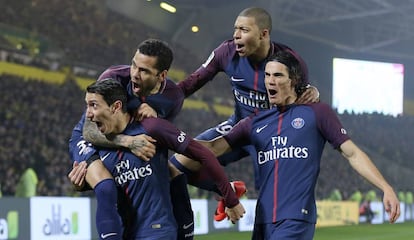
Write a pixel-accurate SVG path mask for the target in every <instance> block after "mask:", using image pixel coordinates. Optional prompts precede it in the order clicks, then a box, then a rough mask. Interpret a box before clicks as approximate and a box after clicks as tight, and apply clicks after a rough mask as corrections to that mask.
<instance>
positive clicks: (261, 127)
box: [224, 103, 349, 224]
mask: <svg viewBox="0 0 414 240" xmlns="http://www.w3.org/2000/svg"><path fill="white" fill-rule="evenodd" d="M224 137H225V139H226V140H227V141H228V143H229V144H230V146H232V147H238V146H243V145H248V144H252V145H253V146H254V148H255V150H256V152H255V154H256V159H257V160H256V161H255V165H256V166H257V168H258V171H259V172H258V174H259V176H260V189H259V197H258V202H257V208H256V223H257V224H263V223H274V222H277V221H280V220H283V219H298V220H304V221H307V222H311V223H315V222H316V216H317V215H316V204H315V194H314V191H315V185H316V181H317V177H318V175H319V169H320V160H321V156H322V152H323V149H324V146H325V143H326V141H328V142H329V143H330V144H331V145H332V146H333V147H334V148H338V147H339V146H340V145H341V144H342V143H344V142H345V141H346V140H348V139H349V137H348V135H346V131H345V130H344V128H343V127H342V125H341V123H340V122H339V119H338V117H337V116H336V114H335V112H334V111H333V110H332V109H331V108H330V107H329V106H328V105H327V104H325V103H316V104H310V105H290V106H286V107H285V109H283V111H280V110H278V109H276V108H275V109H271V110H268V111H263V112H261V113H260V114H258V115H257V116H254V117H250V118H245V119H243V120H242V121H240V122H239V123H238V124H237V125H236V126H235V127H234V128H233V130H232V131H231V132H230V133H229V134H228V135H226V136H224Z"/></svg>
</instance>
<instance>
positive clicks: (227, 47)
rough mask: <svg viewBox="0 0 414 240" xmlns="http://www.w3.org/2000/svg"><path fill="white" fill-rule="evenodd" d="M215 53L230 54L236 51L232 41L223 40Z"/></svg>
mask: <svg viewBox="0 0 414 240" xmlns="http://www.w3.org/2000/svg"><path fill="white" fill-rule="evenodd" d="M216 51H223V52H232V51H234V52H235V51H236V44H235V43H234V40H233V39H228V40H224V41H223V42H222V43H221V44H220V45H219V46H218V47H217V48H216Z"/></svg>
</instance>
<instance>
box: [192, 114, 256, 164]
mask: <svg viewBox="0 0 414 240" xmlns="http://www.w3.org/2000/svg"><path fill="white" fill-rule="evenodd" d="M236 123H237V122H236V121H235V118H234V115H233V116H231V117H230V118H229V119H227V120H226V121H224V122H222V123H220V124H219V125H217V126H215V127H212V128H209V129H207V130H205V131H204V132H202V133H201V134H199V135H198V136H197V137H195V139H199V140H204V141H209V140H213V139H216V138H218V137H220V136H223V135H226V134H227V133H229V132H230V131H231V129H233V126H234V125H235V124H236ZM248 155H249V149H248V147H243V148H237V149H232V151H231V152H228V153H226V154H223V155H221V156H220V157H218V160H219V161H220V164H221V165H222V166H227V165H228V164H229V163H232V162H235V161H238V160H240V159H242V158H244V157H247V156H248Z"/></svg>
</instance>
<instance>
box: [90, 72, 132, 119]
mask: <svg viewBox="0 0 414 240" xmlns="http://www.w3.org/2000/svg"><path fill="white" fill-rule="evenodd" d="M86 92H88V93H96V94H99V95H102V97H103V99H104V101H105V102H106V103H107V104H108V105H109V106H110V105H111V104H113V103H114V102H115V101H118V100H120V101H121V102H122V111H123V112H126V111H127V100H128V93H127V91H126V89H125V88H124V87H123V86H122V85H121V83H119V82H118V81H116V80H114V79H112V78H106V79H103V80H100V81H96V82H94V83H92V84H91V85H89V86H87V87H86Z"/></svg>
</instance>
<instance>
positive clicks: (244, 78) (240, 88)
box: [178, 40, 308, 122]
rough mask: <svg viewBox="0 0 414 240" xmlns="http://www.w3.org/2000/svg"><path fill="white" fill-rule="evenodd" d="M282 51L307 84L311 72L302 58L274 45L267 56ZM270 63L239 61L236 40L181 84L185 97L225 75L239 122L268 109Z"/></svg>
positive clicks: (223, 45)
mask: <svg viewBox="0 0 414 240" xmlns="http://www.w3.org/2000/svg"><path fill="white" fill-rule="evenodd" d="M282 50H287V51H290V52H291V53H292V54H293V55H294V56H296V58H297V59H298V61H299V62H300V63H301V68H302V69H303V76H302V79H304V82H306V83H307V82H308V70H307V66H306V64H305V62H304V61H303V60H302V58H301V57H300V56H299V55H298V54H297V53H296V52H294V51H293V50H292V49H290V48H289V47H287V46H285V45H283V44H280V43H275V42H272V43H271V45H270V50H269V54H268V56H269V57H270V56H271V55H273V54H274V53H276V52H278V51H282ZM267 61H268V60H267V59H263V60H262V61H261V62H259V63H257V64H255V65H252V64H251V63H250V61H249V59H248V58H247V57H240V56H239V55H238V53H237V52H236V44H235V43H234V40H227V41H224V42H223V43H222V44H221V45H220V46H218V47H217V48H216V49H215V50H214V51H213V52H212V53H211V55H210V56H209V58H208V59H207V61H206V62H205V63H204V64H202V66H201V67H200V68H199V69H197V71H195V72H194V73H192V74H191V75H190V76H189V77H188V78H187V79H185V80H184V81H181V82H179V83H178V86H179V87H180V88H182V90H183V92H184V94H185V96H186V97H187V96H189V95H191V94H192V93H194V92H195V91H197V90H198V89H199V88H201V87H202V86H203V85H204V84H206V83H207V82H208V81H210V80H212V79H213V78H214V77H215V76H216V75H217V73H219V72H225V73H226V75H227V76H228V77H229V78H230V81H231V86H232V90H233V97H234V101H235V111H234V115H235V118H234V119H233V120H235V121H236V122H238V121H239V120H240V119H242V118H245V117H247V116H249V115H251V114H252V113H256V112H257V111H260V110H263V109H269V103H268V97H267V93H266V88H265V85H264V69H265V65H266V63H267Z"/></svg>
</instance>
